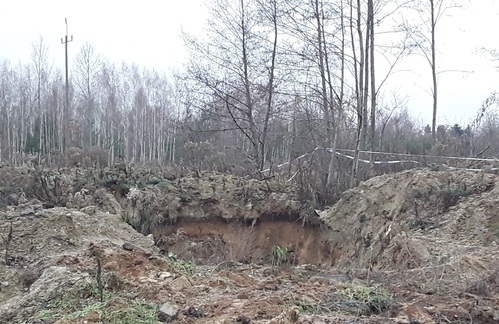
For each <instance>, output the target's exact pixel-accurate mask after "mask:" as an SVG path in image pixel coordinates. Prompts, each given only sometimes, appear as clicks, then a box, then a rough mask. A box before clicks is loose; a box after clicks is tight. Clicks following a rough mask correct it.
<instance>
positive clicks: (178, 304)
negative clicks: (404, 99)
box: [0, 169, 499, 324]
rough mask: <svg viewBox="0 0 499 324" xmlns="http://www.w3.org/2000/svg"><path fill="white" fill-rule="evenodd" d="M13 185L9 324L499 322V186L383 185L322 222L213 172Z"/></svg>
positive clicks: (284, 198)
mask: <svg viewBox="0 0 499 324" xmlns="http://www.w3.org/2000/svg"><path fill="white" fill-rule="evenodd" d="M2 172H6V171H5V170H0V174H1V173H2ZM9 172H10V173H11V175H12V174H15V172H18V173H17V174H15V176H13V177H14V178H15V179H13V181H14V182H13V183H14V185H12V184H11V183H5V185H4V186H3V187H2V188H0V189H1V190H2V192H3V193H5V192H9V194H8V195H7V196H8V199H7V198H5V197H6V196H5V195H4V196H2V197H3V198H2V199H4V200H2V201H1V202H3V203H4V204H7V206H0V237H1V240H0V248H2V249H3V250H2V251H5V254H4V255H5V257H4V258H3V259H2V260H1V261H0V278H1V280H0V305H1V306H0V322H2V323H4V322H5V323H26V322H29V323H59V324H62V323H142V322H143V323H156V322H157V321H158V320H161V321H165V322H168V321H173V322H178V323H196V322H199V323H250V322H251V323H405V324H407V323H441V322H443V323H450V322H469V321H470V320H472V321H473V323H496V322H497V321H498V320H499V312H497V311H496V310H497V309H499V297H498V295H499V274H498V273H499V272H498V271H497V268H498V267H499V256H498V251H497V243H496V242H497V240H498V238H497V235H499V230H498V229H499V216H497V215H499V213H498V210H497V209H498V208H499V195H498V194H499V192H498V190H499V188H496V186H495V182H496V180H497V179H496V176H494V175H488V174H475V173H468V172H443V171H440V172H433V171H430V170H423V169H421V170H411V171H405V172H401V173H398V174H395V175H385V176H381V177H377V178H374V179H371V180H369V181H366V182H364V183H362V184H361V185H360V186H359V187H358V188H355V189H352V190H350V191H347V192H345V193H344V194H343V195H342V197H341V199H340V201H339V202H338V203H337V204H335V205H334V206H332V207H331V208H329V209H327V210H325V211H323V212H320V211H317V213H318V214H319V215H320V217H321V219H319V216H316V218H314V217H312V216H311V213H310V208H309V207H307V206H306V204H305V205H304V204H301V203H300V202H299V201H298V200H297V199H295V196H294V194H293V188H291V187H287V186H283V185H282V184H279V183H276V182H265V181H255V180H244V179H242V178H237V177H233V176H229V175H221V174H217V173H196V172H193V173H191V174H189V175H187V176H185V177H173V176H168V175H167V174H166V173H164V172H161V171H158V172H151V173H147V172H145V173H141V174H139V173H138V172H136V173H135V175H134V173H133V172H130V171H128V172H127V174H122V172H121V171H120V170H101V172H99V173H98V174H96V173H95V170H93V171H92V170H80V169H78V170H58V171H50V170H44V171H43V172H41V171H40V170H36V169H35V170H29V171H28V172H24V171H19V170H18V171H15V172H14V171H13V170H10V171H9ZM9 172H8V173H9ZM33 198H37V199H33ZM54 205H55V206H65V207H54V208H52V207H53V206H54ZM304 206H305V207H304ZM127 223H129V224H132V225H133V226H134V227H135V229H134V228H132V226H130V225H129V224H127ZM136 230H139V231H141V232H142V233H145V234H148V233H153V234H154V235H149V236H144V235H143V234H139V233H138V232H137V231H136ZM155 243H157V245H158V246H156V245H155ZM309 263H312V264H316V265H321V266H319V267H317V266H313V265H311V264H309Z"/></svg>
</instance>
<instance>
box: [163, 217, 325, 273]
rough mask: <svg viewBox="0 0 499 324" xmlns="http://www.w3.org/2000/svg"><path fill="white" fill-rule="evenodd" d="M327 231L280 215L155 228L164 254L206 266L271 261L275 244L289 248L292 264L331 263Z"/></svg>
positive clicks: (195, 221)
mask: <svg viewBox="0 0 499 324" xmlns="http://www.w3.org/2000/svg"><path fill="white" fill-rule="evenodd" d="M325 234H326V233H323V229H322V228H321V226H320V225H315V224H306V223H305V224H304V223H303V222H301V221H298V220H292V219H290V218H289V217H281V216H279V215H268V216H262V217H260V218H259V219H258V221H256V222H250V223H249V224H248V222H247V221H243V220H233V221H231V222H227V220H223V219H220V218H218V219H217V218H210V219H203V220H200V219H185V218H184V219H182V220H179V221H178V222H177V223H176V224H174V225H171V226H163V227H159V228H156V229H155V230H154V231H153V235H154V237H155V238H156V245H157V246H158V247H159V248H160V249H161V251H162V253H165V254H170V253H172V254H174V255H176V256H177V257H180V258H182V259H184V260H189V261H193V262H196V263H197V264H204V265H213V264H218V263H220V262H223V261H237V262H254V263H259V264H268V263H271V262H272V248H273V247H275V246H277V247H285V248H287V250H288V253H287V260H286V261H287V262H288V263H290V264H314V265H328V264H331V263H332V259H331V257H332V253H331V250H330V248H329V245H328V243H327V241H326V237H325Z"/></svg>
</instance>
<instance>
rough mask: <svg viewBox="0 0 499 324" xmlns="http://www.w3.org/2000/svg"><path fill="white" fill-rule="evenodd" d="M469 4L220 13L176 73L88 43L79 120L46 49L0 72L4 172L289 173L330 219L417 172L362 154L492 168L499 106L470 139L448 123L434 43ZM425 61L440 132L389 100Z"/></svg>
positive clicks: (267, 4) (471, 128) (321, 2)
mask: <svg viewBox="0 0 499 324" xmlns="http://www.w3.org/2000/svg"><path fill="white" fill-rule="evenodd" d="M461 6H462V4H460V3H457V2H452V1H448V0H430V1H417V0H414V1H386V0H368V1H360V0H336V1H331V0H329V1H327V0H307V1H298V0H265V1H264V0H239V1H230V0H213V1H212V2H211V8H210V10H211V11H210V12H211V15H210V20H209V22H208V24H207V27H206V35H204V36H203V37H197V36H194V35H188V34H184V35H183V38H184V41H185V45H186V48H187V52H188V59H187V63H186V65H185V66H184V67H182V68H181V69H179V71H178V72H177V73H175V74H173V75H170V74H162V73H159V72H157V71H155V70H154V69H149V68H146V67H140V66H137V65H135V64H128V63H122V64H115V63H113V62H110V61H109V60H107V59H106V58H105V57H104V56H102V55H100V54H98V50H97V49H96V48H94V46H93V45H91V44H90V43H89V44H86V45H84V46H83V47H82V48H81V49H80V50H79V53H78V55H77V57H76V59H75V60H74V61H72V62H70V82H69V87H68V91H69V103H70V104H69V106H66V104H65V90H66V87H65V80H64V74H63V72H62V71H60V70H58V69H56V68H54V67H53V64H52V63H51V62H52V60H51V54H50V53H49V52H48V49H47V47H46V45H45V44H44V42H43V39H42V38H40V40H39V41H37V42H35V43H34V44H33V48H32V53H31V62H21V63H16V62H10V61H8V60H3V61H1V62H0V162H3V163H12V164H15V165H26V164H31V165H33V164H35V165H43V166H52V167H65V166H73V165H82V166H92V165H98V166H100V167H107V166H113V165H114V164H115V163H117V162H126V163H132V162H133V163H134V164H136V165H138V164H140V165H151V166H152V165H155V166H157V165H162V166H181V167H182V168H187V169H198V170H215V171H219V172H229V173H234V174H237V175H245V176H246V175H248V176H252V177H259V178H263V177H269V176H273V175H275V174H274V173H275V172H276V171H285V172H284V173H286V175H285V177H284V178H283V179H287V180H289V179H292V182H293V183H294V184H296V186H297V188H298V189H299V190H300V191H301V192H302V193H303V198H304V199H313V200H314V202H316V204H317V205H324V204H327V203H330V202H332V201H334V200H335V199H336V198H337V197H338V195H339V193H341V192H342V191H343V190H345V189H347V188H350V187H352V186H355V185H356V184H357V183H358V181H361V180H364V179H366V178H368V177H371V176H373V175H376V174H380V173H384V172H388V171H393V170H398V169H401V168H406V167H413V166H414V164H411V163H408V164H400V165H394V166H389V167H386V166H379V165H375V164H374V162H375V161H374V159H375V158H376V159H381V160H386V159H400V157H395V156H389V155H388V156H376V157H375V156H374V155H372V154H365V153H362V152H363V151H365V150H368V151H378V152H386V153H406V154H412V155H432V156H433V155H436V156H457V157H475V156H478V155H479V156H480V157H492V158H493V157H496V156H497V152H498V150H499V131H498V129H499V116H498V114H497V110H496V107H497V102H498V97H497V95H496V94H494V93H493V94H491V95H490V97H489V98H484V102H483V105H482V106H481V107H470V109H474V110H477V115H476V119H474V120H473V121H472V122H471V123H470V124H469V125H445V124H441V125H438V124H437V123H436V121H437V114H438V73H439V69H438V66H439V65H438V62H439V60H444V59H445V58H443V57H440V56H439V53H438V46H439V41H440V40H439V39H438V38H436V37H435V35H437V31H438V28H439V27H440V24H441V23H444V22H445V20H442V18H443V17H445V16H446V15H451V14H452V10H463V8H462V7H461ZM407 17H411V19H408V18H407ZM491 53H492V54H494V52H491ZM413 56H418V57H421V58H422V59H423V60H424V61H426V62H427V68H428V75H429V76H430V77H429V79H428V84H429V85H431V89H432V91H431V96H432V98H433V106H432V107H428V110H429V111H433V119H432V123H431V124H429V125H424V124H421V123H420V122H419V121H418V120H416V119H415V118H413V117H412V116H411V114H410V112H409V111H407V109H406V107H405V104H406V101H407V96H406V95H404V94H403V93H387V92H386V91H384V85H385V83H386V81H387V80H388V79H389V78H390V77H391V76H392V75H393V73H395V72H396V71H397V69H398V66H399V64H400V63H401V62H403V61H404V60H405V59H407V58H409V57H413ZM66 108H67V109H66ZM325 148H329V149H330V150H325ZM340 149H341V150H345V149H348V150H351V151H348V153H347V154H348V155H349V156H350V157H351V159H349V158H345V157H344V156H342V155H335V154H332V153H331V152H335V151H336V150H338V151H339V152H340ZM341 152H343V153H345V151H341ZM307 153H311V154H309V155H307V156H306V157H303V158H300V159H297V158H298V157H301V156H302V155H303V154H307ZM360 159H368V160H370V163H364V164H362V163H360V162H359V161H361V160H360ZM404 159H405V158H404ZM411 160H413V159H411ZM288 161H293V163H290V164H287V165H285V166H283V167H282V168H278V167H277V166H278V165H280V164H282V163H285V162H288ZM262 170H269V171H265V172H261V171H262Z"/></svg>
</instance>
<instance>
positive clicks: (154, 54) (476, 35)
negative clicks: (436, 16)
mask: <svg viewBox="0 0 499 324" xmlns="http://www.w3.org/2000/svg"><path fill="white" fill-rule="evenodd" d="M451 14H452V17H448V18H445V19H444V20H442V21H441V22H440V25H439V26H438V28H439V34H438V38H437V42H439V43H438V46H439V52H440V53H439V57H438V58H439V64H440V70H448V69H451V70H466V71H469V72H472V73H465V74H463V73H444V74H441V75H440V80H439V81H440V83H439V86H440V93H439V95H440V101H439V106H440V109H439V114H438V121H439V123H460V124H466V123H467V122H468V121H469V120H470V118H472V117H474V116H475V114H476V111H477V109H478V108H479V106H480V104H481V102H482V101H483V100H484V99H485V98H486V97H487V96H488V94H489V93H490V92H492V91H494V90H498V91H499V82H498V81H499V73H498V71H497V70H496V69H495V66H494V64H493V63H491V62H490V61H488V60H487V59H486V58H483V57H481V56H480V55H478V54H475V51H476V49H477V48H480V47H487V48H490V49H492V48H497V49H499V38H498V37H497V36H496V32H497V31H498V30H499V1H496V0H480V1H478V0H472V1H470V3H469V5H468V6H467V7H466V9H464V10H454V11H453V12H451ZM66 17H67V18H68V23H69V34H70V35H73V36H74V41H73V42H72V43H70V45H69V46H70V47H69V51H70V59H71V58H73V57H74V55H75V54H76V53H77V51H78V50H79V48H80V46H81V45H82V44H84V43H85V42H90V43H92V44H94V45H95V47H96V50H97V52H98V53H100V54H102V55H103V56H104V57H106V58H108V59H109V60H111V61H113V62H115V63H118V64H119V63H120V62H122V61H126V62H135V63H137V64H139V65H140V66H144V67H147V68H155V69H156V70H158V71H164V72H167V71H168V69H170V68H175V67H178V66H179V64H180V63H181V62H182V59H183V58H184V57H185V51H184V49H183V44H182V40H181V39H180V36H179V35H180V30H181V28H184V29H186V30H187V31H191V32H202V27H203V23H204V21H205V20H206V18H207V17H208V13H207V10H206V6H205V4H204V0H142V1H116V0H100V1H95V0H87V1H74V0H70V1H68V0H66V1H57V0H44V1H40V0H17V1H7V0H5V1H3V3H2V6H1V9H0V59H9V60H10V61H11V62H12V63H17V62H18V61H21V62H28V61H29V60H30V55H31V51H32V48H31V45H32V43H33V42H36V41H37V40H38V39H39V37H40V35H41V36H42V37H43V39H44V42H45V43H46V44H47V45H48V46H49V51H50V57H51V59H53V60H54V63H55V65H56V66H58V67H61V68H62V67H63V64H64V46H63V45H62V44H61V37H63V36H64V34H65V25H64V18H66ZM380 60H381V59H378V61H380ZM497 65H499V62H498V63H497ZM399 68H400V69H410V70H411V71H412V72H411V73H408V72H404V73H399V74H397V75H396V76H393V77H392V78H391V79H390V82H389V84H387V88H386V89H385V90H386V91H385V93H389V92H390V91H398V92H399V93H400V94H401V96H404V95H405V94H407V95H409V103H408V107H409V111H410V112H411V113H412V115H414V116H415V117H418V118H420V119H421V120H422V121H423V122H424V123H429V122H430V121H431V96H430V94H429V90H430V85H431V77H430V71H429V66H428V65H427V63H425V61H424V60H423V59H421V58H413V59H411V60H408V61H407V62H406V63H405V64H404V66H400V67H399ZM387 100H389V99H387Z"/></svg>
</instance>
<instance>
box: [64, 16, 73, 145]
mask: <svg viewBox="0 0 499 324" xmlns="http://www.w3.org/2000/svg"><path fill="white" fill-rule="evenodd" d="M64 20H65V22H66V36H65V37H64V38H61V44H64V47H65V53H66V89H65V92H66V93H65V94H66V103H65V106H64V113H63V124H62V129H63V132H62V143H61V151H62V152H65V151H66V148H67V147H66V146H67V144H68V142H69V136H70V134H69V71H68V43H69V42H72V41H73V35H71V39H68V19H67V18H64Z"/></svg>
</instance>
